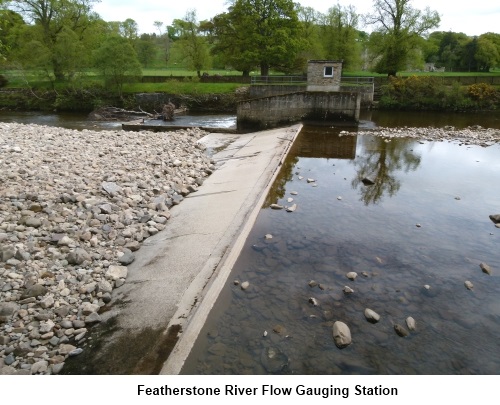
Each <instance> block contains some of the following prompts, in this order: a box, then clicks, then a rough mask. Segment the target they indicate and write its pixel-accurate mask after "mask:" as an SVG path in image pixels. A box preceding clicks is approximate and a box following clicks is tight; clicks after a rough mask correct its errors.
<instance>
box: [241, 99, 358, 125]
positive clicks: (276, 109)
mask: <svg viewBox="0 0 500 405" xmlns="http://www.w3.org/2000/svg"><path fill="white" fill-rule="evenodd" d="M360 101H361V97H360V95H359V93H357V92H331V93H330V92H306V91H303V92H296V93H290V94H284V95H278V96H271V97H263V98H258V99H252V100H246V101H241V102H239V103H238V108H237V125H238V129H239V130H245V129H250V128H251V129H265V128H273V127H277V126H282V125H289V124H292V123H295V122H299V121H315V122H332V123H334V122H352V123H357V122H358V121H359V110H360Z"/></svg>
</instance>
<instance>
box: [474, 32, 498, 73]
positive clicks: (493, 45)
mask: <svg viewBox="0 0 500 405" xmlns="http://www.w3.org/2000/svg"><path fill="white" fill-rule="evenodd" d="M495 35H496V37H497V38H495ZM474 57H475V60H476V63H477V67H478V70H480V71H483V72H489V71H490V69H492V68H495V67H497V66H500V35H499V34H493V33H491V34H490V33H488V34H483V35H481V36H480V37H479V38H478V40H477V49H476V53H475V55H474Z"/></svg>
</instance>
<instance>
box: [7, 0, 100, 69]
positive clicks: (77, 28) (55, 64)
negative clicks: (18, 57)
mask: <svg viewBox="0 0 500 405" xmlns="http://www.w3.org/2000/svg"><path fill="white" fill-rule="evenodd" d="M98 1H99V0H11V1H10V2H9V4H10V7H12V8H13V9H14V10H15V11H17V12H18V13H19V14H20V15H22V16H23V17H24V18H25V19H26V21H27V22H29V23H32V24H33V28H34V29H37V30H38V34H37V35H38V41H39V42H40V43H42V44H43V46H44V47H45V48H46V49H47V50H48V51H49V52H50V54H51V69H52V71H53V73H54V76H55V77H56V79H64V78H65V77H66V76H67V74H68V72H66V71H65V70H64V64H62V60H61V58H60V57H59V56H58V55H57V53H56V52H55V48H56V44H57V42H58V35H60V34H61V33H62V32H63V31H66V32H68V31H67V30H71V31H73V32H74V33H75V34H76V36H77V38H78V40H81V39H82V36H83V35H84V33H85V31H86V30H87V29H88V28H89V26H90V25H91V24H92V23H93V22H94V21H95V20H97V19H98V17H97V14H95V13H93V12H92V7H93V4H94V3H96V2H98ZM64 35H66V34H64ZM60 41H61V39H59V42H60Z"/></svg>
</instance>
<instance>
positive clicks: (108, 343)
mask: <svg viewBox="0 0 500 405" xmlns="http://www.w3.org/2000/svg"><path fill="white" fill-rule="evenodd" d="M300 129H301V125H294V126H292V127H288V128H279V129H274V130H269V131H261V132H256V133H251V134H245V135H228V134H215V133H212V134H210V135H208V136H207V137H205V138H204V139H203V142H204V143H205V144H206V145H207V146H208V147H217V146H220V148H221V149H222V151H220V152H218V153H217V154H215V155H214V157H213V158H214V160H215V161H216V162H217V163H216V166H217V170H216V171H215V172H214V173H213V174H212V175H211V176H209V177H208V178H207V179H206V180H205V182H204V184H203V186H201V187H200V189H199V191H197V192H196V193H192V194H190V195H189V196H188V197H187V198H185V199H184V201H182V203H181V204H180V205H178V206H175V207H174V208H172V210H171V213H172V217H171V218H170V219H169V221H168V224H167V227H166V229H165V230H164V231H162V232H160V233H158V234H156V235H155V236H153V237H151V238H148V239H147V240H146V241H145V243H144V244H143V246H142V247H141V249H140V250H139V251H138V252H136V259H135V261H134V262H133V263H132V264H131V265H129V273H128V274H129V275H128V278H127V282H126V283H125V285H124V286H122V287H120V288H119V289H117V290H116V294H114V296H113V303H112V304H113V305H112V306H111V308H112V309H111V310H110V311H109V312H107V313H106V314H104V315H103V317H104V319H105V322H103V323H102V324H101V325H99V326H98V327H97V331H98V335H96V336H95V337H94V342H95V346H96V347H95V348H94V349H88V350H85V352H84V353H85V356H83V355H80V356H78V357H79V358H80V357H81V358H80V359H75V360H74V364H73V361H70V362H68V364H67V365H66V366H65V369H66V368H68V372H69V373H70V374H73V373H75V374H159V373H161V374H178V373H179V371H180V370H181V368H182V365H183V364H184V361H185V359H186V357H187V355H188V354H189V351H190V349H191V347H192V345H193V343H194V341H195V340H196V338H197V336H198V333H199V330H200V329H201V327H202V326H203V324H204V322H205V319H206V317H207V315H208V313H209V311H210V309H211V308H212V306H213V304H214V303H215V300H216V299H217V297H218V295H219V292H220V290H221V289H222V286H223V285H224V283H225V282H226V280H227V277H228V276H229V274H230V271H231V268H232V266H233V264H234V262H235V261H236V259H237V257H238V255H239V253H240V251H241V248H242V246H243V243H244V241H245V240H246V237H247V235H248V233H249V232H250V230H251V228H252V226H253V224H254V222H255V220H256V218H257V214H258V212H259V210H260V208H261V206H262V204H263V202H264V199H265V197H266V195H267V192H268V190H269V188H270V186H271V185H272V183H273V181H274V178H275V177H276V175H277V174H278V171H279V168H280V165H281V163H282V161H283V159H284V158H285V156H286V154H287V153H288V150H289V148H290V146H291V144H292V143H293V141H294V139H295V137H296V136H297V134H298V132H299V131H300Z"/></svg>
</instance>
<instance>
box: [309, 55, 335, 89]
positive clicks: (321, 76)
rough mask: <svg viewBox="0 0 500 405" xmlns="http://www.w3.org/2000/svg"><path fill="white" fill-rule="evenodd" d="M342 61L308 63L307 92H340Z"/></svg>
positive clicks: (313, 61)
mask: <svg viewBox="0 0 500 405" xmlns="http://www.w3.org/2000/svg"><path fill="white" fill-rule="evenodd" d="M342 63H343V61H342V60H310V61H308V62H307V91H339V90H340V78H341V76H342Z"/></svg>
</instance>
